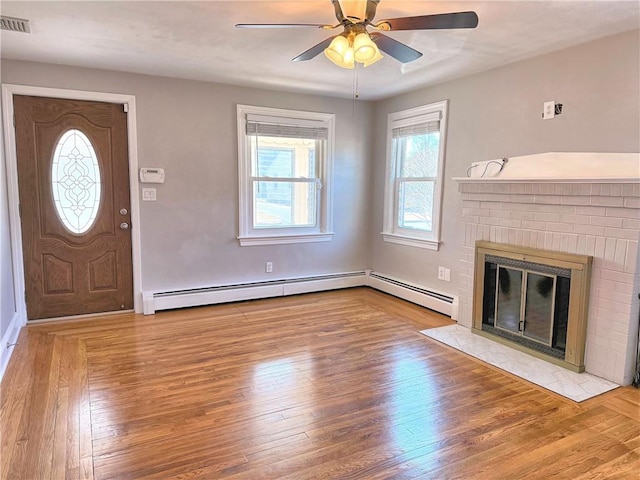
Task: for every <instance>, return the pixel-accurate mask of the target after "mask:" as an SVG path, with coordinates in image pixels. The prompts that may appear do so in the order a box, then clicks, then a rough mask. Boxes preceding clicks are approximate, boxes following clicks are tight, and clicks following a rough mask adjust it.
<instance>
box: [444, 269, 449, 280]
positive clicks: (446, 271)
mask: <svg viewBox="0 0 640 480" xmlns="http://www.w3.org/2000/svg"><path fill="white" fill-rule="evenodd" d="M444 281H445V282H450V281H451V269H450V268H445V269H444Z"/></svg>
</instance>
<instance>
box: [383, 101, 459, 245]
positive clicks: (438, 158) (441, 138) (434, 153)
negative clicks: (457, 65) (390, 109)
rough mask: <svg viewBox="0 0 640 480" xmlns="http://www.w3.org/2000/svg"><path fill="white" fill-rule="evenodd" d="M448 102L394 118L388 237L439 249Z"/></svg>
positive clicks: (386, 215)
mask: <svg viewBox="0 0 640 480" xmlns="http://www.w3.org/2000/svg"><path fill="white" fill-rule="evenodd" d="M446 118H447V102H446V101H443V102H438V103H433V104H430V105H424V106H421V107H417V108H412V109H410V110H404V111H401V112H395V113H391V114H389V117H388V132H387V138H388V148H387V175H386V188H385V205H384V230H383V232H382V235H383V238H384V240H385V241H387V242H393V243H399V244H402V245H411V246H414V247H421V248H428V249H431V250H437V249H438V247H439V245H440V199H441V197H442V172H443V165H444V143H445V129H446Z"/></svg>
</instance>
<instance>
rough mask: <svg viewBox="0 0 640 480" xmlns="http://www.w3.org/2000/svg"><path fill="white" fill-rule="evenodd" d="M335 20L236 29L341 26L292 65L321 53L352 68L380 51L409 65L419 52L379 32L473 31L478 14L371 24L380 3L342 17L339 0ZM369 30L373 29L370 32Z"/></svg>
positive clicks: (368, 61) (375, 58) (371, 60)
mask: <svg viewBox="0 0 640 480" xmlns="http://www.w3.org/2000/svg"><path fill="white" fill-rule="evenodd" d="M331 3H332V4H333V7H334V9H335V15H336V18H337V20H338V23H337V24H336V25H324V24H317V23H239V24H237V25H236V27H237V28H306V27H309V28H322V29H325V30H333V29H335V28H339V27H342V28H343V31H342V33H340V34H338V35H334V36H332V37H329V38H327V39H326V40H324V41H322V42H320V43H318V44H317V45H314V46H313V47H311V48H310V49H309V50H307V51H306V52H303V53H301V54H300V55H298V56H297V57H295V58H294V59H293V61H294V62H300V61H305V60H311V59H312V58H314V57H316V56H317V55H319V54H320V53H321V52H323V51H324V53H325V55H326V56H327V58H329V60H331V61H332V62H333V63H335V64H336V65H338V66H340V67H343V68H354V66H355V63H356V62H357V63H362V64H363V65H364V66H365V67H367V66H369V65H371V64H373V63H375V62H377V61H378V60H380V59H381V58H382V55H381V54H380V50H382V51H383V52H384V53H386V54H388V55H389V56H391V57H393V58H395V59H396V60H398V61H399V62H402V63H408V62H412V61H414V60H417V59H418V58H420V57H421V56H422V53H420V52H419V51H417V50H415V49H413V48H411V47H409V46H408V45H405V44H404V43H402V42H399V41H398V40H395V39H394V38H391V37H389V36H387V35H384V34H383V33H381V32H392V31H398V30H436V29H450V28H475V27H476V26H478V15H476V13H475V12H455V13H440V14H434V15H419V16H415V17H400V18H391V19H387V20H381V21H379V22H374V21H373V19H374V17H375V15H376V9H377V7H378V3H380V0H366V8H365V9H364V18H361V17H358V16H351V15H345V14H344V13H343V10H342V6H341V5H340V1H339V0H331ZM369 28H371V29H372V30H375V31H373V32H369V30H368V29H369Z"/></svg>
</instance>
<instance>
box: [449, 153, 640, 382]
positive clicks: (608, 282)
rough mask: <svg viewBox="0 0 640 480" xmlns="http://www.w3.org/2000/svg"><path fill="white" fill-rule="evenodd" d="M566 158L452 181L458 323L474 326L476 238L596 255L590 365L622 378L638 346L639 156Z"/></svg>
mask: <svg viewBox="0 0 640 480" xmlns="http://www.w3.org/2000/svg"><path fill="white" fill-rule="evenodd" d="M564 155H565V157H563V154H545V155H534V156H530V157H519V158H517V159H512V160H510V161H509V162H507V164H506V165H505V168H504V170H503V172H500V173H499V174H498V175H497V176H495V177H490V178H457V179H456V180H457V181H458V182H459V191H460V193H461V195H462V212H461V213H462V215H461V221H462V225H461V229H460V231H461V233H462V235H463V237H461V238H460V244H461V261H460V266H459V281H460V283H459V285H460V291H459V301H460V310H459V318H458V322H459V324H461V325H464V326H466V327H469V328H471V323H472V318H471V315H472V301H473V278H474V253H475V252H474V247H475V242H476V241H477V240H485V241H490V242H495V243H502V244H508V245H516V246H522V247H530V248H538V249H544V250H552V251H558V252H567V253H574V254H581V255H590V256H593V272H592V279H591V288H590V300H589V314H588V320H587V339H586V352H585V369H586V371H587V372H588V373H591V374H594V375H597V376H599V377H603V378H606V379H607V380H611V381H613V382H615V383H618V384H622V385H626V384H629V383H630V382H631V380H632V378H633V374H634V371H635V362H636V349H637V346H638V321H639V312H638V304H639V302H638V296H637V295H638V293H639V292H640V261H639V257H638V240H639V235H640V156H639V155H637V154H626V155H623V154H575V153H571V154H564ZM536 170H538V171H536ZM554 171H555V173H554ZM542 172H544V174H543V175H542V174H541V173H542Z"/></svg>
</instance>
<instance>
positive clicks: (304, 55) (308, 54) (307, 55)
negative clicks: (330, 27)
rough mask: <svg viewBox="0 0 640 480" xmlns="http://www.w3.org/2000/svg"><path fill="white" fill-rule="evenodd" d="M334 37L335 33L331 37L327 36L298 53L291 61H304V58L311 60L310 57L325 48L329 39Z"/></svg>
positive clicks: (329, 41)
mask: <svg viewBox="0 0 640 480" xmlns="http://www.w3.org/2000/svg"><path fill="white" fill-rule="evenodd" d="M336 37H337V35H334V36H333V37H329V38H327V39H326V40H323V41H322V42H320V43H319V44H317V45H314V46H313V47H311V48H310V49H309V50H307V51H306V52H303V53H301V54H300V55H298V56H297V57H295V58H293V59H292V61H294V62H304V61H305V60H311V59H312V58H314V57H316V56H317V55H319V54H320V53H321V52H322V51H323V50H324V49H325V48H327V47H328V46H329V44H330V43H331V40H333V39H334V38H336Z"/></svg>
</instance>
